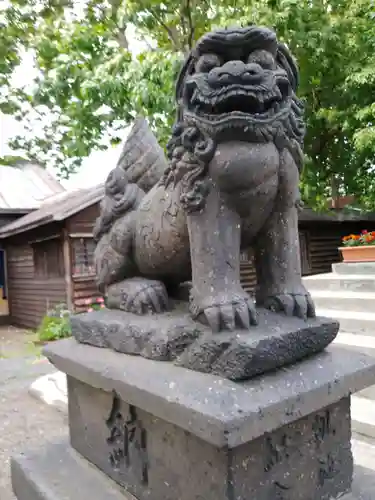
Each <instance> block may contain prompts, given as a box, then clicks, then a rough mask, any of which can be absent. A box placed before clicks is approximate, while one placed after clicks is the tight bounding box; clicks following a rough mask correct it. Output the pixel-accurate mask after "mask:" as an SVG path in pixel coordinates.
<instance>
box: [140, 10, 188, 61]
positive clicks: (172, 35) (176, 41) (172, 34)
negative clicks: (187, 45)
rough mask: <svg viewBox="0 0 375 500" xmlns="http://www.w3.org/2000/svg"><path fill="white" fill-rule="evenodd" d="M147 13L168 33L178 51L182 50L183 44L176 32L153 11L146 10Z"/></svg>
mask: <svg viewBox="0 0 375 500" xmlns="http://www.w3.org/2000/svg"><path fill="white" fill-rule="evenodd" d="M146 11H147V12H148V13H149V14H151V16H152V17H153V18H154V19H155V20H156V21H157V22H158V23H159V24H160V26H161V27H162V28H163V29H164V30H165V31H166V32H167V33H168V36H169V38H170V39H171V41H172V43H173V45H174V46H175V49H176V51H179V50H180V48H181V44H180V42H179V39H178V35H177V33H176V32H173V30H172V29H171V28H170V27H169V26H167V25H166V24H165V22H164V21H162V19H161V18H160V17H159V16H158V14H156V12H155V11H153V10H151V9H149V8H148V9H146Z"/></svg>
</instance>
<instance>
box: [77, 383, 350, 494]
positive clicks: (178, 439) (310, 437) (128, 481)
mask: <svg viewBox="0 0 375 500" xmlns="http://www.w3.org/2000/svg"><path fill="white" fill-rule="evenodd" d="M68 387H69V425H70V436H71V444H72V446H73V447H74V448H75V449H76V450H77V451H78V452H79V453H81V454H82V455H83V456H84V457H85V458H87V459H88V460H89V461H90V462H92V463H93V464H95V465H96V466H97V467H99V468H100V469H101V470H103V471H104V472H105V473H106V474H107V475H108V476H109V477H111V478H112V479H114V480H115V481H116V482H118V483H119V484H120V485H121V486H123V487H124V488H127V489H128V491H130V492H131V493H132V494H133V495H135V496H136V497H137V498H138V499H139V500H146V499H149V498H152V499H153V500H200V499H205V500H233V499H236V500H248V499H249V498H256V499H257V500H275V499H285V500H286V499H287V500H316V499H317V498H319V499H320V500H328V499H331V498H336V497H337V496H338V495H339V494H341V493H345V492H347V491H349V489H350V485H351V481H352V468H353V464H352V454H351V448H350V400H349V397H347V398H343V399H342V400H341V401H339V402H338V403H334V404H332V405H330V406H328V407H326V408H323V409H321V410H319V411H318V412H314V413H312V414H310V415H308V416H306V417H304V418H302V419H298V420H296V421H294V422H292V423H290V424H288V425H285V426H282V427H280V428H279V429H277V430H275V431H274V432H271V433H267V434H265V435H262V436H260V437H258V438H256V439H254V440H252V441H250V442H247V443H244V444H242V445H239V446H237V447H234V448H227V447H223V448H217V447H216V446H214V445H212V444H209V443H207V442H206V441H203V440H202V439H200V438H198V437H196V436H194V435H193V434H191V433H189V432H186V431H184V430H183V429H181V428H179V427H177V426H176V425H173V424H171V423H168V422H165V421H163V420H161V419H159V418H157V417H155V416H154V415H151V414H150V413H148V412H145V411H143V410H140V409H139V408H137V407H135V406H133V405H129V404H128V403H126V402H124V401H122V400H121V399H120V398H119V397H118V396H117V395H116V394H113V393H109V392H104V391H102V390H99V389H94V388H92V387H90V386H88V385H87V384H84V383H82V382H79V381H77V380H75V379H73V378H71V377H69V378H68Z"/></svg>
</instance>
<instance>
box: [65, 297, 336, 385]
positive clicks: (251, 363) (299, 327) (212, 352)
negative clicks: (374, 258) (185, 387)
mask: <svg viewBox="0 0 375 500" xmlns="http://www.w3.org/2000/svg"><path fill="white" fill-rule="evenodd" d="M258 322H259V324H258V325H257V326H254V327H252V328H251V329H250V330H249V331H244V330H238V331H234V332H228V333H226V332H221V333H220V334H212V332H211V331H210V330H209V328H208V327H205V326H203V325H201V324H199V323H197V322H196V321H193V320H192V319H191V317H190V315H189V314H188V311H187V306H186V305H184V304H183V303H180V304H179V306H178V307H177V308H176V309H174V310H172V311H171V312H168V313H164V314H158V315H149V316H138V315H136V314H132V313H126V312H123V311H116V310H108V309H103V310H100V311H93V312H90V313H85V314H78V315H76V316H73V317H72V318H71V325H72V333H73V336H74V338H75V339H76V340H77V341H78V342H80V343H83V344H88V345H92V346H95V347H109V348H111V349H113V350H115V351H118V352H122V353H125V354H132V355H140V356H142V357H144V358H149V359H154V360H158V361H173V362H174V363H175V364H176V365H178V366H182V367H184V368H189V369H191V370H195V371H199V372H204V373H212V374H214V375H219V376H222V377H226V378H228V379H230V380H246V379H250V378H252V377H255V376H257V375H260V374H262V373H266V372H269V371H272V370H275V369H277V368H280V367H282V366H286V365H288V364H291V363H294V362H295V361H298V360H300V359H303V358H305V357H307V356H310V355H312V354H315V353H318V352H320V351H322V350H323V349H324V348H325V347H327V346H328V345H329V344H330V343H331V342H332V341H333V340H334V338H335V337H336V335H337V333H338V330H339V324H338V323H337V322H336V321H335V320H333V319H328V318H314V319H309V320H307V321H304V320H302V319H300V318H295V317H291V318H290V317H286V316H285V315H282V314H275V313H273V312H271V311H268V310H264V309H259V310H258Z"/></svg>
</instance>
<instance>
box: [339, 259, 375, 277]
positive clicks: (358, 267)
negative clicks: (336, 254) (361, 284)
mask: <svg viewBox="0 0 375 500" xmlns="http://www.w3.org/2000/svg"><path fill="white" fill-rule="evenodd" d="M332 271H333V272H334V273H336V274H360V275H361V276H366V275H367V274H375V262H338V263H337V264H332Z"/></svg>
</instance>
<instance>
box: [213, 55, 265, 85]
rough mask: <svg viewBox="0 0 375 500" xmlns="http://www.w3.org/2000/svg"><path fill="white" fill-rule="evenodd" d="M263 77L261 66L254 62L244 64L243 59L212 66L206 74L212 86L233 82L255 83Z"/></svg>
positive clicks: (232, 83)
mask: <svg viewBox="0 0 375 500" xmlns="http://www.w3.org/2000/svg"><path fill="white" fill-rule="evenodd" d="M262 78H263V68H262V67H261V66H260V65H259V64H256V63H249V64H245V63H244V62H243V61H229V62H227V63H225V64H223V66H221V67H220V68H214V69H213V70H211V71H210V73H209V75H208V82H209V84H210V85H213V86H220V87H221V86H225V85H235V84H243V85H244V84H245V85H246V84H250V85H255V84H257V83H260V82H261V80H262Z"/></svg>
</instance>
